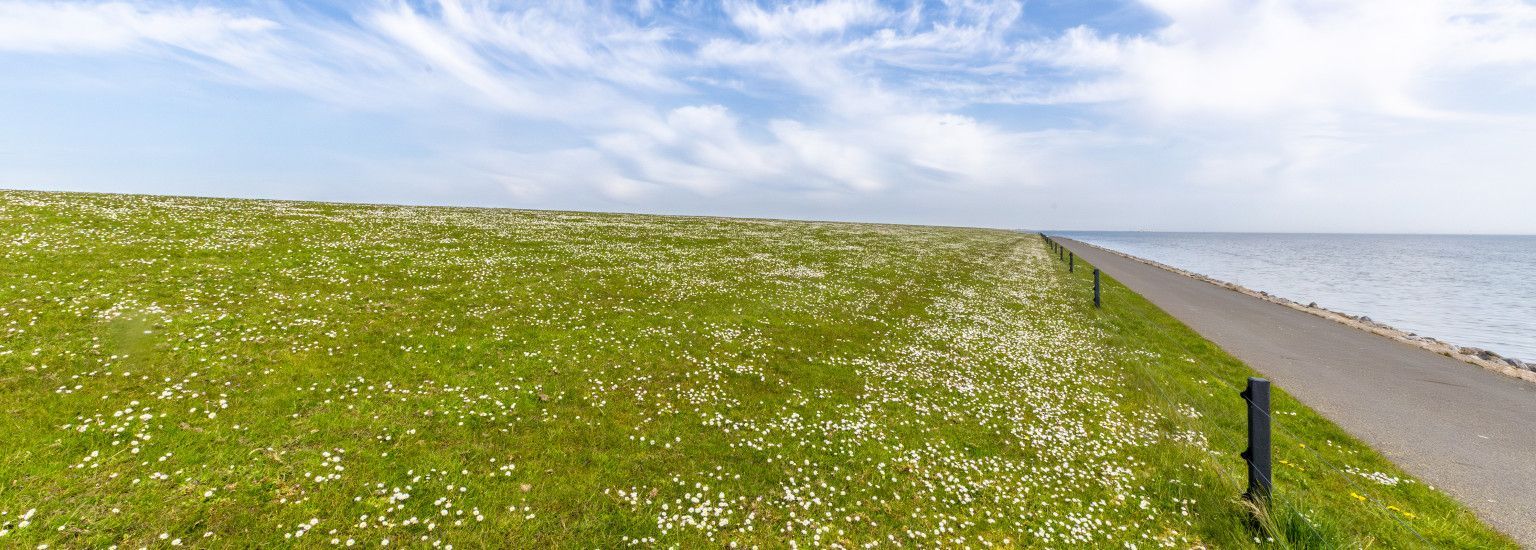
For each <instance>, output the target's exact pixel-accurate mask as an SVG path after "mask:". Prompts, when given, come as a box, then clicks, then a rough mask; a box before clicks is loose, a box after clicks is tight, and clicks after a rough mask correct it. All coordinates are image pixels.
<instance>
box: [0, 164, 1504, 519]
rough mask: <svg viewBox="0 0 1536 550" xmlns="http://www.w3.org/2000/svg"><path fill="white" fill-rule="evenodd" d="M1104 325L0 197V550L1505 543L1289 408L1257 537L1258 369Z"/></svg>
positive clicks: (634, 243) (1034, 292)
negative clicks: (1271, 503) (1271, 499)
mask: <svg viewBox="0 0 1536 550" xmlns="http://www.w3.org/2000/svg"><path fill="white" fill-rule="evenodd" d="M1089 297H1090V288H1089V282H1088V278H1087V275H1086V273H1084V272H1083V271H1082V270H1080V271H1079V272H1078V273H1076V274H1072V275H1069V274H1068V273H1067V272H1066V268H1065V265H1064V264H1062V263H1060V262H1058V261H1056V260H1055V258H1054V257H1052V256H1051V255H1050V254H1049V253H1048V252H1047V250H1046V248H1045V246H1044V245H1043V244H1042V242H1041V240H1040V239H1039V238H1037V237H1035V236H1031V235H1022V234H1018V233H1011V232H1004V231H990V230H977V229H954V228H931V227H900V226H880V225H858V224H831V223H804V222H784V221H761V220H726V219H709V218H677V217H649V216H631V215H609V214H578V213H561V212H527V211H512V210H474V209H452V208H413V207H389V206H346V205H333V204H313V203H290V202H255V201H235V200H208V199H188V198H166V197H144V196H108V195H83V194H49V193H32V192H0V428H3V436H4V437H0V524H3V525H0V546H5V547H26V548H31V547H35V546H37V545H39V544H49V545H51V546H53V547H74V546H87V545H89V546H107V545H112V544H118V545H121V546H122V547H124V548H129V547H131V548H138V547H141V546H151V547H162V546H170V545H172V544H180V545H184V546H207V547H227V546H258V545H259V546H267V545H273V544H285V543H287V544H302V545H306V546H327V545H331V544H341V545H345V544H349V543H352V544H356V545H361V546H368V547H376V546H379V545H381V544H385V543H386V541H387V544H389V545H390V546H400V545H406V546H418V545H429V544H431V545H437V544H441V545H444V546H446V545H449V544H451V545H454V546H455V547H458V548H473V547H486V546H502V545H510V544H516V545H519V546H523V547H546V546H581V547H594V546H596V547H612V546H619V545H625V544H639V545H645V546H673V545H681V546H685V547H719V546H727V545H731V544H740V545H745V546H750V545H761V546H769V547H778V546H784V545H785V541H794V542H797V543H799V544H800V545H821V546H834V547H848V548H851V547H856V546H866V545H876V546H893V545H903V546H910V545H923V546H989V545H990V546H1002V547H1010V546H1012V547H1036V546H1058V547H1059V546H1069V545H1093V546H1101V547H1107V546H1115V547H1120V546H1132V545H1134V546H1136V547H1143V548H1145V547H1152V546H1159V545H1165V546H1174V547H1192V546H1212V547H1243V546H1250V545H1255V544H1263V545H1270V544H1275V545H1291V546H1301V547H1329V548H1332V547H1344V546H1373V545H1374V546H1386V547H1412V546H1419V545H1426V544H1434V545H1445V546H1451V545H1454V546H1477V547H1501V546H1512V543H1511V542H1510V541H1509V540H1507V539H1505V538H1503V537H1501V536H1500V535H1498V534H1496V533H1494V532H1492V531H1491V530H1490V529H1488V528H1487V527H1485V526H1484V525H1482V524H1481V523H1480V522H1478V521H1477V520H1476V519H1475V518H1474V517H1473V516H1472V515H1471V514H1470V513H1469V512H1468V511H1467V510H1466V509H1465V508H1463V507H1461V506H1459V505H1458V504H1456V503H1454V502H1453V501H1451V500H1450V499H1449V498H1447V497H1446V496H1444V495H1443V494H1441V493H1439V492H1437V491H1435V490H1433V489H1432V488H1429V487H1426V486H1424V485H1423V484H1421V483H1418V482H1415V481H1413V480H1411V479H1409V478H1408V477H1407V476H1406V475H1404V474H1402V473H1401V472H1399V471H1398V470H1397V469H1395V468H1394V467H1393V466H1392V465H1390V464H1389V463H1387V462H1386V461H1384V460H1383V459H1382V458H1381V457H1380V456H1378V455H1377V454H1376V453H1374V452H1372V451H1371V450H1370V449H1368V448H1366V447H1365V446H1363V445H1362V444H1360V443H1358V442H1356V441H1355V440H1353V439H1351V438H1349V437H1347V436H1346V435H1344V434H1343V433H1341V432H1340V431H1339V430H1338V429H1337V428H1336V427H1334V426H1333V425H1332V424H1330V423H1329V422H1327V421H1325V420H1323V419H1322V418H1320V417H1319V416H1317V415H1316V414H1315V413H1313V412H1311V411H1309V410H1307V409H1306V408H1304V407H1301V406H1300V405H1298V404H1297V403H1296V402H1295V401H1293V400H1292V399H1290V398H1289V397H1287V396H1284V395H1283V394H1282V395H1277V396H1276V404H1275V409H1276V417H1277V422H1279V423H1281V424H1282V425H1284V426H1285V428H1286V430H1287V431H1285V432H1282V433H1280V434H1278V435H1277V438H1278V439H1277V450H1276V460H1277V471H1276V476H1277V478H1278V479H1277V484H1278V486H1279V489H1278V491H1279V494H1278V496H1277V501H1276V510H1275V511H1274V513H1272V514H1270V515H1269V516H1267V518H1266V519H1263V520H1261V521H1259V522H1258V523H1259V525H1258V526H1252V525H1249V523H1250V522H1249V518H1251V517H1253V516H1252V514H1250V513H1249V511H1248V509H1247V508H1246V507H1245V505H1244V504H1243V502H1242V501H1241V500H1240V499H1238V498H1237V495H1238V494H1239V493H1240V492H1241V490H1242V484H1243V482H1244V479H1243V478H1244V470H1243V469H1242V464H1241V462H1240V461H1239V459H1238V458H1237V456H1236V455H1237V452H1238V451H1239V450H1240V449H1239V446H1240V445H1241V441H1242V429H1243V422H1244V420H1243V416H1242V414H1243V413H1242V410H1243V409H1242V404H1241V402H1240V400H1239V399H1238V397H1237V396H1236V393H1235V389H1234V388H1235V387H1236V386H1238V385H1240V384H1241V382H1242V380H1243V379H1244V377H1245V376H1247V375H1248V374H1250V373H1249V371H1248V370H1247V368H1246V367H1244V366H1242V365H1241V364H1240V363H1238V362H1237V361H1235V360H1233V359H1232V358H1230V357H1228V356H1227V355H1225V354H1223V353H1222V352H1221V351H1219V350H1218V349H1216V348H1214V347H1213V346H1211V345H1210V344H1208V343H1207V342H1205V341H1204V340H1202V339H1200V338H1199V337H1198V336H1196V335H1194V334H1193V333H1191V332H1190V331H1188V330H1187V329H1186V328H1184V327H1182V326H1181V325H1179V324H1178V323H1177V322H1176V321H1174V320H1172V319H1171V318H1169V317H1168V316H1166V315H1164V314H1162V313H1161V312H1159V311H1158V310H1156V309H1155V308H1153V307H1152V306H1150V305H1149V304H1147V303H1146V302H1145V301H1143V300H1141V299H1140V298H1138V297H1137V296H1135V295H1133V294H1131V293H1130V292H1128V291H1127V290H1125V289H1124V288H1123V287H1121V286H1119V285H1116V284H1115V283H1114V282H1113V281H1110V282H1109V283H1108V286H1107V288H1106V291H1105V297H1106V307H1105V308H1104V309H1103V310H1098V311H1096V310H1094V309H1093V308H1092V307H1091V304H1090V298H1089ZM1341 470H1342V471H1341ZM1389 506H1390V508H1388V507H1389ZM1420 537H1423V539H1422V540H1421V539H1420ZM1271 539H1272V541H1271Z"/></svg>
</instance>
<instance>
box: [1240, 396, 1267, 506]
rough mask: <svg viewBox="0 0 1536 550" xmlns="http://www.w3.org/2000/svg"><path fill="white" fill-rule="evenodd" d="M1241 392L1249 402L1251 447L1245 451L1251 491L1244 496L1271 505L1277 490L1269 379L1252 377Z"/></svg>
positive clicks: (1252, 500)
mask: <svg viewBox="0 0 1536 550" xmlns="http://www.w3.org/2000/svg"><path fill="white" fill-rule="evenodd" d="M1241 395H1242V396H1243V401H1246V402H1248V450H1246V451H1243V460H1246V461H1247V462H1248V491H1247V492H1245V493H1243V498H1246V499H1248V500H1249V501H1250V502H1255V503H1259V502H1262V503H1263V505H1264V506H1269V499H1270V496H1271V495H1273V494H1274V490H1275V487H1274V484H1273V483H1272V482H1271V480H1273V479H1274V478H1273V477H1271V476H1272V474H1271V468H1270V466H1271V464H1270V461H1271V459H1272V458H1273V454H1272V452H1271V449H1270V433H1269V428H1270V426H1269V381H1268V380H1265V379H1263V378H1254V377H1249V378H1248V389H1247V390H1244V391H1243V393H1242V394H1241Z"/></svg>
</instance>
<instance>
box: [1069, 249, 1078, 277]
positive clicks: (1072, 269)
mask: <svg viewBox="0 0 1536 550" xmlns="http://www.w3.org/2000/svg"><path fill="white" fill-rule="evenodd" d="M1067 273H1077V255H1076V254H1073V253H1071V252H1068V253H1067Z"/></svg>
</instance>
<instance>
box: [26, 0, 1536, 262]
mask: <svg viewBox="0 0 1536 550" xmlns="http://www.w3.org/2000/svg"><path fill="white" fill-rule="evenodd" d="M0 75H4V77H3V78H0V121H3V124H0V187H7V188H30V189H58V190H85V191H110V192H144V193H168V194H191V195H213V196H239V197H266V198H295V199H316V200H338V201H359V202H397V203H415V204H457V205H476V206H507V207H524V208H556V209H578V210H611V211H629V212H656V213H687V214H718V215H739V216H767V217H788V218H814V219H843V220H870V221H892V222H904V223H938V224H956V225H980V226H995V227H1028V228H1079V229H1152V230H1238V231H1371V232H1378V231H1379V232H1452V233H1536V216H1533V215H1532V214H1533V207H1532V205H1536V154H1533V152H1536V3H1532V2H1530V1H1526V0H1456V1H1417V0H1391V1H1369V0H1368V1H1349V2H1324V1H1296V2H1278V1H1259V2H1229V1H1220V0H1147V1H1141V2H1118V1H1080V2H1069V1H1064V0H1050V1H1044V0H1042V1H1032V2H1017V1H988V0H951V1H926V2H898V1H887V2H878V1H874V0H828V1H821V2H809V1H804V2H778V3H767V2H752V1H746V0H727V1H721V2H692V1H680V2H659V1H639V2H636V1H626V2H547V3H533V2H505V3H498V2H478V1H471V0H459V1H445V2H392V1H378V2H374V1H354V2H290V3H284V2H277V1H255V2H242V3H213V2H198V3H192V2H156V1H140V2H132V3H116V2H34V1H27V0H22V1H15V0H6V1H0Z"/></svg>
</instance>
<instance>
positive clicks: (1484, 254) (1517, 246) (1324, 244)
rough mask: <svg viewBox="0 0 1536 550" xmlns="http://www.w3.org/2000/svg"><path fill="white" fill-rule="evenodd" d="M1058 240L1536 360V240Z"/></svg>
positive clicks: (1116, 236)
mask: <svg viewBox="0 0 1536 550" xmlns="http://www.w3.org/2000/svg"><path fill="white" fill-rule="evenodd" d="M1059 234H1060V235H1064V236H1067V237H1071V238H1074V239H1077V240H1080V241H1083V242H1087V243H1092V244H1095V245H1099V246H1102V247H1104V248H1109V249H1112V250H1117V251H1120V252H1124V253H1126V254H1130V255H1132V256H1139V257H1142V258H1147V259H1150V260H1154V261H1157V262H1161V263H1164V264H1168V265H1171V266H1174V267H1178V268H1181V269H1185V270H1188V271H1193V272H1196V273H1200V274H1203V275H1206V276H1209V277H1213V278H1216V279H1220V280H1223V281H1228V282H1233V283H1237V284H1239V285H1242V286H1245V287H1248V288H1251V289H1254V290H1263V291H1266V292H1269V293H1270V294H1274V295H1276V296H1281V297H1285V298H1290V299H1291V300H1295V301H1297V302H1301V303H1303V304H1305V303H1308V302H1317V305H1319V306H1323V307H1326V308H1328V309H1332V310H1335V311H1341V312H1344V313H1349V314H1353V315H1366V316H1369V317H1370V318H1371V319H1372V320H1375V321H1377V322H1381V323H1386V324H1389V325H1392V326H1394V327H1397V328H1399V329H1402V330H1406V331H1409V332H1416V333H1419V334H1422V335H1426V336H1432V337H1435V338H1438V339H1440V340H1443V341H1446V342H1450V343H1453V344H1457V345H1461V346H1474V347H1479V348H1484V349H1490V350H1493V351H1495V352H1498V353H1500V354H1502V355H1504V356H1507V357H1516V358H1520V359H1523V360H1528V361H1529V360H1536V236H1473V235H1338V234H1272V233H1147V232H1098V231H1083V232H1060V233H1059Z"/></svg>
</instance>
